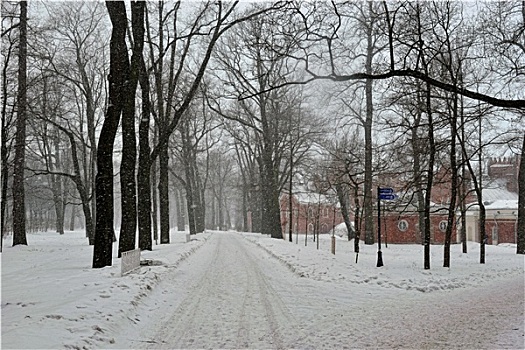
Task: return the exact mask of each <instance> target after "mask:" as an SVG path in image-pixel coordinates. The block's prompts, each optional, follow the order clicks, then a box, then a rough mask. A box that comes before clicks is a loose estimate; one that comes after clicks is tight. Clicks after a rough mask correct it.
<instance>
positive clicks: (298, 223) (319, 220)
mask: <svg viewBox="0 0 525 350" xmlns="http://www.w3.org/2000/svg"><path fill="white" fill-rule="evenodd" d="M280 206H281V227H282V229H283V236H284V235H286V234H287V233H288V232H289V224H290V209H289V196H288V194H287V193H286V194H283V195H281V198H280ZM342 222H343V216H342V215H341V210H340V208H339V204H338V202H337V201H336V199H335V198H329V197H327V196H326V195H323V194H319V193H312V192H298V193H292V215H291V225H292V232H293V233H294V234H295V233H299V234H305V233H306V232H308V234H312V233H317V232H319V233H320V234H324V233H330V232H331V231H332V229H333V227H335V226H337V225H339V224H340V223H342Z"/></svg>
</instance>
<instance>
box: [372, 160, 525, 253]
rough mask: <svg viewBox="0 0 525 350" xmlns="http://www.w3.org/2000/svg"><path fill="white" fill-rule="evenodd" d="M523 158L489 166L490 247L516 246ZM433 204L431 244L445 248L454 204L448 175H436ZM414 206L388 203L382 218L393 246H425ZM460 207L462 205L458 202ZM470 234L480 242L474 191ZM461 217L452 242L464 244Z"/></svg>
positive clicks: (470, 204)
mask: <svg viewBox="0 0 525 350" xmlns="http://www.w3.org/2000/svg"><path fill="white" fill-rule="evenodd" d="M519 162H520V158H519V156H515V157H504V158H491V159H489V160H488V162H487V175H488V176H487V178H485V179H484V181H483V184H482V187H483V189H482V198H483V202H484V204H485V209H486V220H485V232H486V235H487V236H486V243H487V244H500V243H516V241H517V219H518V193H517V192H518V173H519ZM436 179H437V181H436V184H435V186H434V188H433V189H432V202H431V206H432V208H431V210H430V211H431V214H430V215H431V219H430V221H431V229H430V232H431V243H438V244H441V243H443V242H444V240H445V231H446V228H447V219H448V205H449V203H450V181H449V180H448V179H447V174H446V171H445V170H443V169H441V170H440V171H439V172H438V173H437V174H436ZM411 199H412V202H411V203H400V202H394V203H389V202H385V210H384V214H383V215H382V217H383V218H382V219H383V220H382V225H384V226H383V227H382V228H381V232H382V239H383V240H385V241H387V242H389V243H422V242H423V237H422V232H421V230H420V228H419V216H418V210H417V208H416V206H415V205H414V202H415V198H411ZM458 203H459V202H458ZM467 203H468V204H467V213H466V234H467V240H468V241H474V242H479V241H480V232H479V208H478V205H477V198H476V195H475V193H474V192H473V191H471V194H470V195H469V197H468V198H467ZM460 215H461V214H460V213H459V211H458V212H457V213H456V223H455V224H454V227H453V228H452V237H451V241H452V242H453V243H454V242H460V235H459V230H460V228H461V226H460V225H461V223H460V219H459V218H460Z"/></svg>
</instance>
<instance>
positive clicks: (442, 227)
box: [439, 220, 448, 232]
mask: <svg viewBox="0 0 525 350" xmlns="http://www.w3.org/2000/svg"><path fill="white" fill-rule="evenodd" d="M447 226H448V221H447V220H441V221H440V222H439V230H440V231H441V232H445V231H446V230H447Z"/></svg>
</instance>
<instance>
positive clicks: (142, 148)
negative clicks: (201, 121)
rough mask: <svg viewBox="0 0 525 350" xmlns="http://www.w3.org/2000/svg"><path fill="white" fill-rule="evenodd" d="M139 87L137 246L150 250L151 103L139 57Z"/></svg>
mask: <svg viewBox="0 0 525 350" xmlns="http://www.w3.org/2000/svg"><path fill="white" fill-rule="evenodd" d="M140 87H141V90H142V117H141V118H140V123H139V167H138V172H137V185H138V192H139V194H140V195H139V198H138V206H137V214H138V226H139V248H140V249H141V250H152V249H153V248H152V244H153V242H152V239H151V179H150V177H151V160H150V152H151V149H150V145H149V129H150V115H151V103H150V98H149V93H150V87H149V80H148V76H147V72H146V66H145V64H144V59H143V58H141V70H140Z"/></svg>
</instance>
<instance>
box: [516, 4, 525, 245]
mask: <svg viewBox="0 0 525 350" xmlns="http://www.w3.org/2000/svg"><path fill="white" fill-rule="evenodd" d="M523 8H524V9H525V5H524V6H523ZM524 13H525V10H524ZM518 187H519V190H518V191H519V199H518V227H517V230H518V237H517V238H518V242H516V243H517V247H516V253H517V254H525V135H524V136H523V146H522V147H521V157H520V170H519V175H518Z"/></svg>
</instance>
